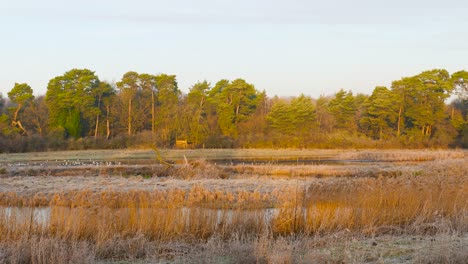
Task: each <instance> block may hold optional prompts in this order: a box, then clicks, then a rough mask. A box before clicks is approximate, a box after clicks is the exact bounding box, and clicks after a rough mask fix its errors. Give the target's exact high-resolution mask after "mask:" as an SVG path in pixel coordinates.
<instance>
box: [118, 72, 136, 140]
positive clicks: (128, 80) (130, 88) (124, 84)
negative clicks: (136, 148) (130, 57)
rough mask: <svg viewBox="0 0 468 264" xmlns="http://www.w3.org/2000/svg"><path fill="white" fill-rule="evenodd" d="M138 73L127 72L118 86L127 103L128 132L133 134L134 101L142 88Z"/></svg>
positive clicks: (124, 102) (125, 103) (124, 101)
mask: <svg viewBox="0 0 468 264" xmlns="http://www.w3.org/2000/svg"><path fill="white" fill-rule="evenodd" d="M138 76H139V75H138V73H136V72H134V71H129V72H127V73H125V74H124V75H123V77H122V80H121V81H120V82H117V87H118V88H119V89H120V96H121V98H122V100H123V104H124V105H126V107H127V109H128V111H127V134H128V135H129V136H131V135H132V131H133V130H132V124H133V119H134V116H133V112H134V111H133V107H132V102H133V100H134V99H135V96H136V95H137V93H138V90H139V89H140V86H139V79H138Z"/></svg>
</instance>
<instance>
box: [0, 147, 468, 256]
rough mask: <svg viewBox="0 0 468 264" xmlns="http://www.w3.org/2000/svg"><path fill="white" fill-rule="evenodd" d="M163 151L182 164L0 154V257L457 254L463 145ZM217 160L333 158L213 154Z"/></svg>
mask: <svg viewBox="0 0 468 264" xmlns="http://www.w3.org/2000/svg"><path fill="white" fill-rule="evenodd" d="M281 154H284V155H281ZM218 155H219V156H218ZM268 155H270V156H268ZM162 156H163V157H164V159H166V160H168V161H177V160H180V159H181V160H182V161H183V162H178V163H175V165H172V166H166V165H161V164H158V163H157V162H151V163H138V164H137V165H135V164H133V163H132V162H131V161H132V160H153V159H154V152H152V151H148V150H125V151H77V152H75V151H73V152H52V153H27V154H15V155H4V156H2V158H4V159H2V163H1V164H2V165H1V166H2V168H3V170H2V171H0V172H1V173H0V174H1V176H0V205H1V206H2V207H0V263H4V262H5V263H50V262H54V263H76V262H80V263H97V262H99V263H114V262H115V263H126V262H129V263H130V262H131V263H133V262H139V263H147V262H150V263H154V262H156V263H161V262H162V263H343V262H344V263H466V260H467V259H468V253H466V252H468V251H467V250H465V249H466V248H468V157H466V152H464V151H428V150H426V151H414V150H408V151H404V150H394V151H393V150H386V151H336V150H333V151H328V150H297V151H296V150H200V151H199V154H198V156H197V151H195V150H174V151H168V150H167V151H162ZM59 157H60V158H59ZM227 157H228V158H236V159H251V160H253V161H256V159H267V158H271V159H280V158H288V159H298V158H299V157H301V158H304V157H308V158H314V159H315V158H317V157H320V158H321V159H323V158H324V157H327V158H328V159H331V160H334V161H337V160H339V161H341V162H339V163H330V164H321V163H313V162H311V163H308V164H299V163H297V164H294V163H293V164H274V163H262V164H255V162H252V163H241V164H232V165H230V164H225V163H223V164H222V165H220V164H218V165H216V164H215V163H216V161H217V160H221V159H226V158H227ZM58 159H60V160H61V162H60V163H58V162H56V161H55V160H58ZM125 159H127V160H129V163H120V164H119V163H117V162H115V161H118V160H125ZM77 160H81V161H83V160H87V162H88V163H82V162H77ZM353 160H360V161H361V162H359V163H353V162H349V161H353ZM104 161H107V163H106V162H104ZM111 161H113V162H111ZM153 161H154V160H153Z"/></svg>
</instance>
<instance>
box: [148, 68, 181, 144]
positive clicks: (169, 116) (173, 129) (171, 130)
mask: <svg viewBox="0 0 468 264" xmlns="http://www.w3.org/2000/svg"><path fill="white" fill-rule="evenodd" d="M156 86H157V87H158V94H157V112H158V116H157V118H155V122H156V128H157V130H158V131H159V134H160V139H161V140H162V141H164V142H165V143H166V144H169V145H172V144H173V143H174V142H175V140H176V138H177V131H178V130H180V127H181V126H182V124H181V120H182V119H181V117H180V116H179V115H178V114H177V113H178V111H177V110H178V104H179V97H180V95H181V92H180V90H179V87H178V84H177V79H176V76H175V75H167V74H160V75H158V76H156Z"/></svg>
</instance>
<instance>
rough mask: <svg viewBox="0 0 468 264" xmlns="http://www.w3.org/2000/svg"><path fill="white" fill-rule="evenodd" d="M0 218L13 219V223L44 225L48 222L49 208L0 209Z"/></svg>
mask: <svg viewBox="0 0 468 264" xmlns="http://www.w3.org/2000/svg"><path fill="white" fill-rule="evenodd" d="M0 216H4V217H5V218H7V219H11V218H12V217H14V218H15V222H24V223H29V222H31V220H32V221H34V222H35V223H37V224H46V223H48V222H49V220H50V207H36V208H34V207H0Z"/></svg>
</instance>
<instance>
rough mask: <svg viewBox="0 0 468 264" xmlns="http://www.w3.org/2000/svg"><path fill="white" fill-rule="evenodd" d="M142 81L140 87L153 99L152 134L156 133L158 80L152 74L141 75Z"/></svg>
mask: <svg viewBox="0 0 468 264" xmlns="http://www.w3.org/2000/svg"><path fill="white" fill-rule="evenodd" d="M138 78H139V79H140V86H141V88H142V91H143V92H145V93H146V94H149V95H150V97H151V133H153V134H154V133H155V131H156V127H155V125H156V108H155V107H156V93H157V85H156V84H157V78H156V76H154V75H150V74H146V73H143V74H140V75H139V76H138Z"/></svg>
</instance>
